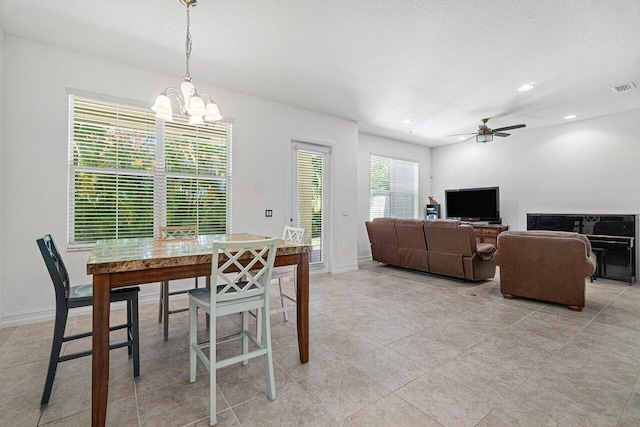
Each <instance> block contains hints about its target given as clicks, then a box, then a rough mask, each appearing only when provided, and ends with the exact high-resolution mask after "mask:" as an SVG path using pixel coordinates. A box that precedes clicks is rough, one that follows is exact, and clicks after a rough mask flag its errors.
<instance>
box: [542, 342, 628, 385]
mask: <svg viewBox="0 0 640 427" xmlns="http://www.w3.org/2000/svg"><path fill="white" fill-rule="evenodd" d="M546 368H547V369H549V370H550V371H553V372H556V373H558V374H560V375H564V376H566V377H571V378H584V377H588V376H593V377H595V378H603V379H605V380H611V381H614V382H616V383H618V384H621V385H623V386H625V387H633V386H634V384H636V381H637V380H638V375H639V374H640V367H639V366H638V365H637V364H635V363H630V362H629V361H625V360H620V359H619V358H617V357H615V355H612V354H611V352H610V351H607V348H606V347H604V346H599V348H598V349H597V350H596V349H594V348H584V347H581V346H579V345H577V344H574V343H569V344H567V345H566V346H565V347H563V348H562V349H561V350H559V351H558V353H557V354H555V355H554V356H553V357H552V358H551V359H549V363H547V365H546Z"/></svg>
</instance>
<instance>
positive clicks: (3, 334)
mask: <svg viewBox="0 0 640 427" xmlns="http://www.w3.org/2000/svg"><path fill="white" fill-rule="evenodd" d="M17 329H18V328H17V327H12V328H4V329H0V348H2V345H3V344H4V343H5V342H7V340H9V338H11V336H12V335H13V333H14V332H15V331H16V330H17Z"/></svg>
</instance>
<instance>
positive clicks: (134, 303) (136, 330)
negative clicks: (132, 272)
mask: <svg viewBox="0 0 640 427" xmlns="http://www.w3.org/2000/svg"><path fill="white" fill-rule="evenodd" d="M130 304H131V340H132V341H133V380H134V381H138V380H140V316H139V313H138V293H137V292H134V294H133V297H132V298H131V301H130Z"/></svg>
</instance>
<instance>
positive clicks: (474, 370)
mask: <svg viewBox="0 0 640 427" xmlns="http://www.w3.org/2000/svg"><path fill="white" fill-rule="evenodd" d="M434 371H435V372H437V373H439V374H441V375H443V376H445V377H447V378H449V379H451V380H453V381H455V382H457V383H459V384H462V385H464V386H466V387H468V388H470V389H471V390H473V391H474V392H475V393H476V394H478V395H479V396H486V397H488V398H490V399H491V400H493V401H494V402H495V403H500V402H501V401H502V400H504V399H505V398H507V397H509V395H510V393H511V392H512V391H513V390H514V389H515V388H516V387H518V386H519V385H520V384H522V383H523V382H524V381H525V380H526V379H527V378H528V376H529V373H528V372H526V371H523V370H521V369H507V367H505V366H504V365H502V364H500V363H499V362H497V363H496V361H485V360H481V359H478V358H476V357H473V356H470V355H467V354H461V355H459V356H458V357H456V358H455V359H452V360H450V361H448V362H446V363H443V364H442V365H440V366H438V367H437V368H435V370H434Z"/></svg>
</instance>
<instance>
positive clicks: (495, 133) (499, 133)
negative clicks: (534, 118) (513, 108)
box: [493, 132, 511, 136]
mask: <svg viewBox="0 0 640 427" xmlns="http://www.w3.org/2000/svg"><path fill="white" fill-rule="evenodd" d="M493 134H494V135H495V136H509V135H511V134H510V133H506V132H494V133H493Z"/></svg>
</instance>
